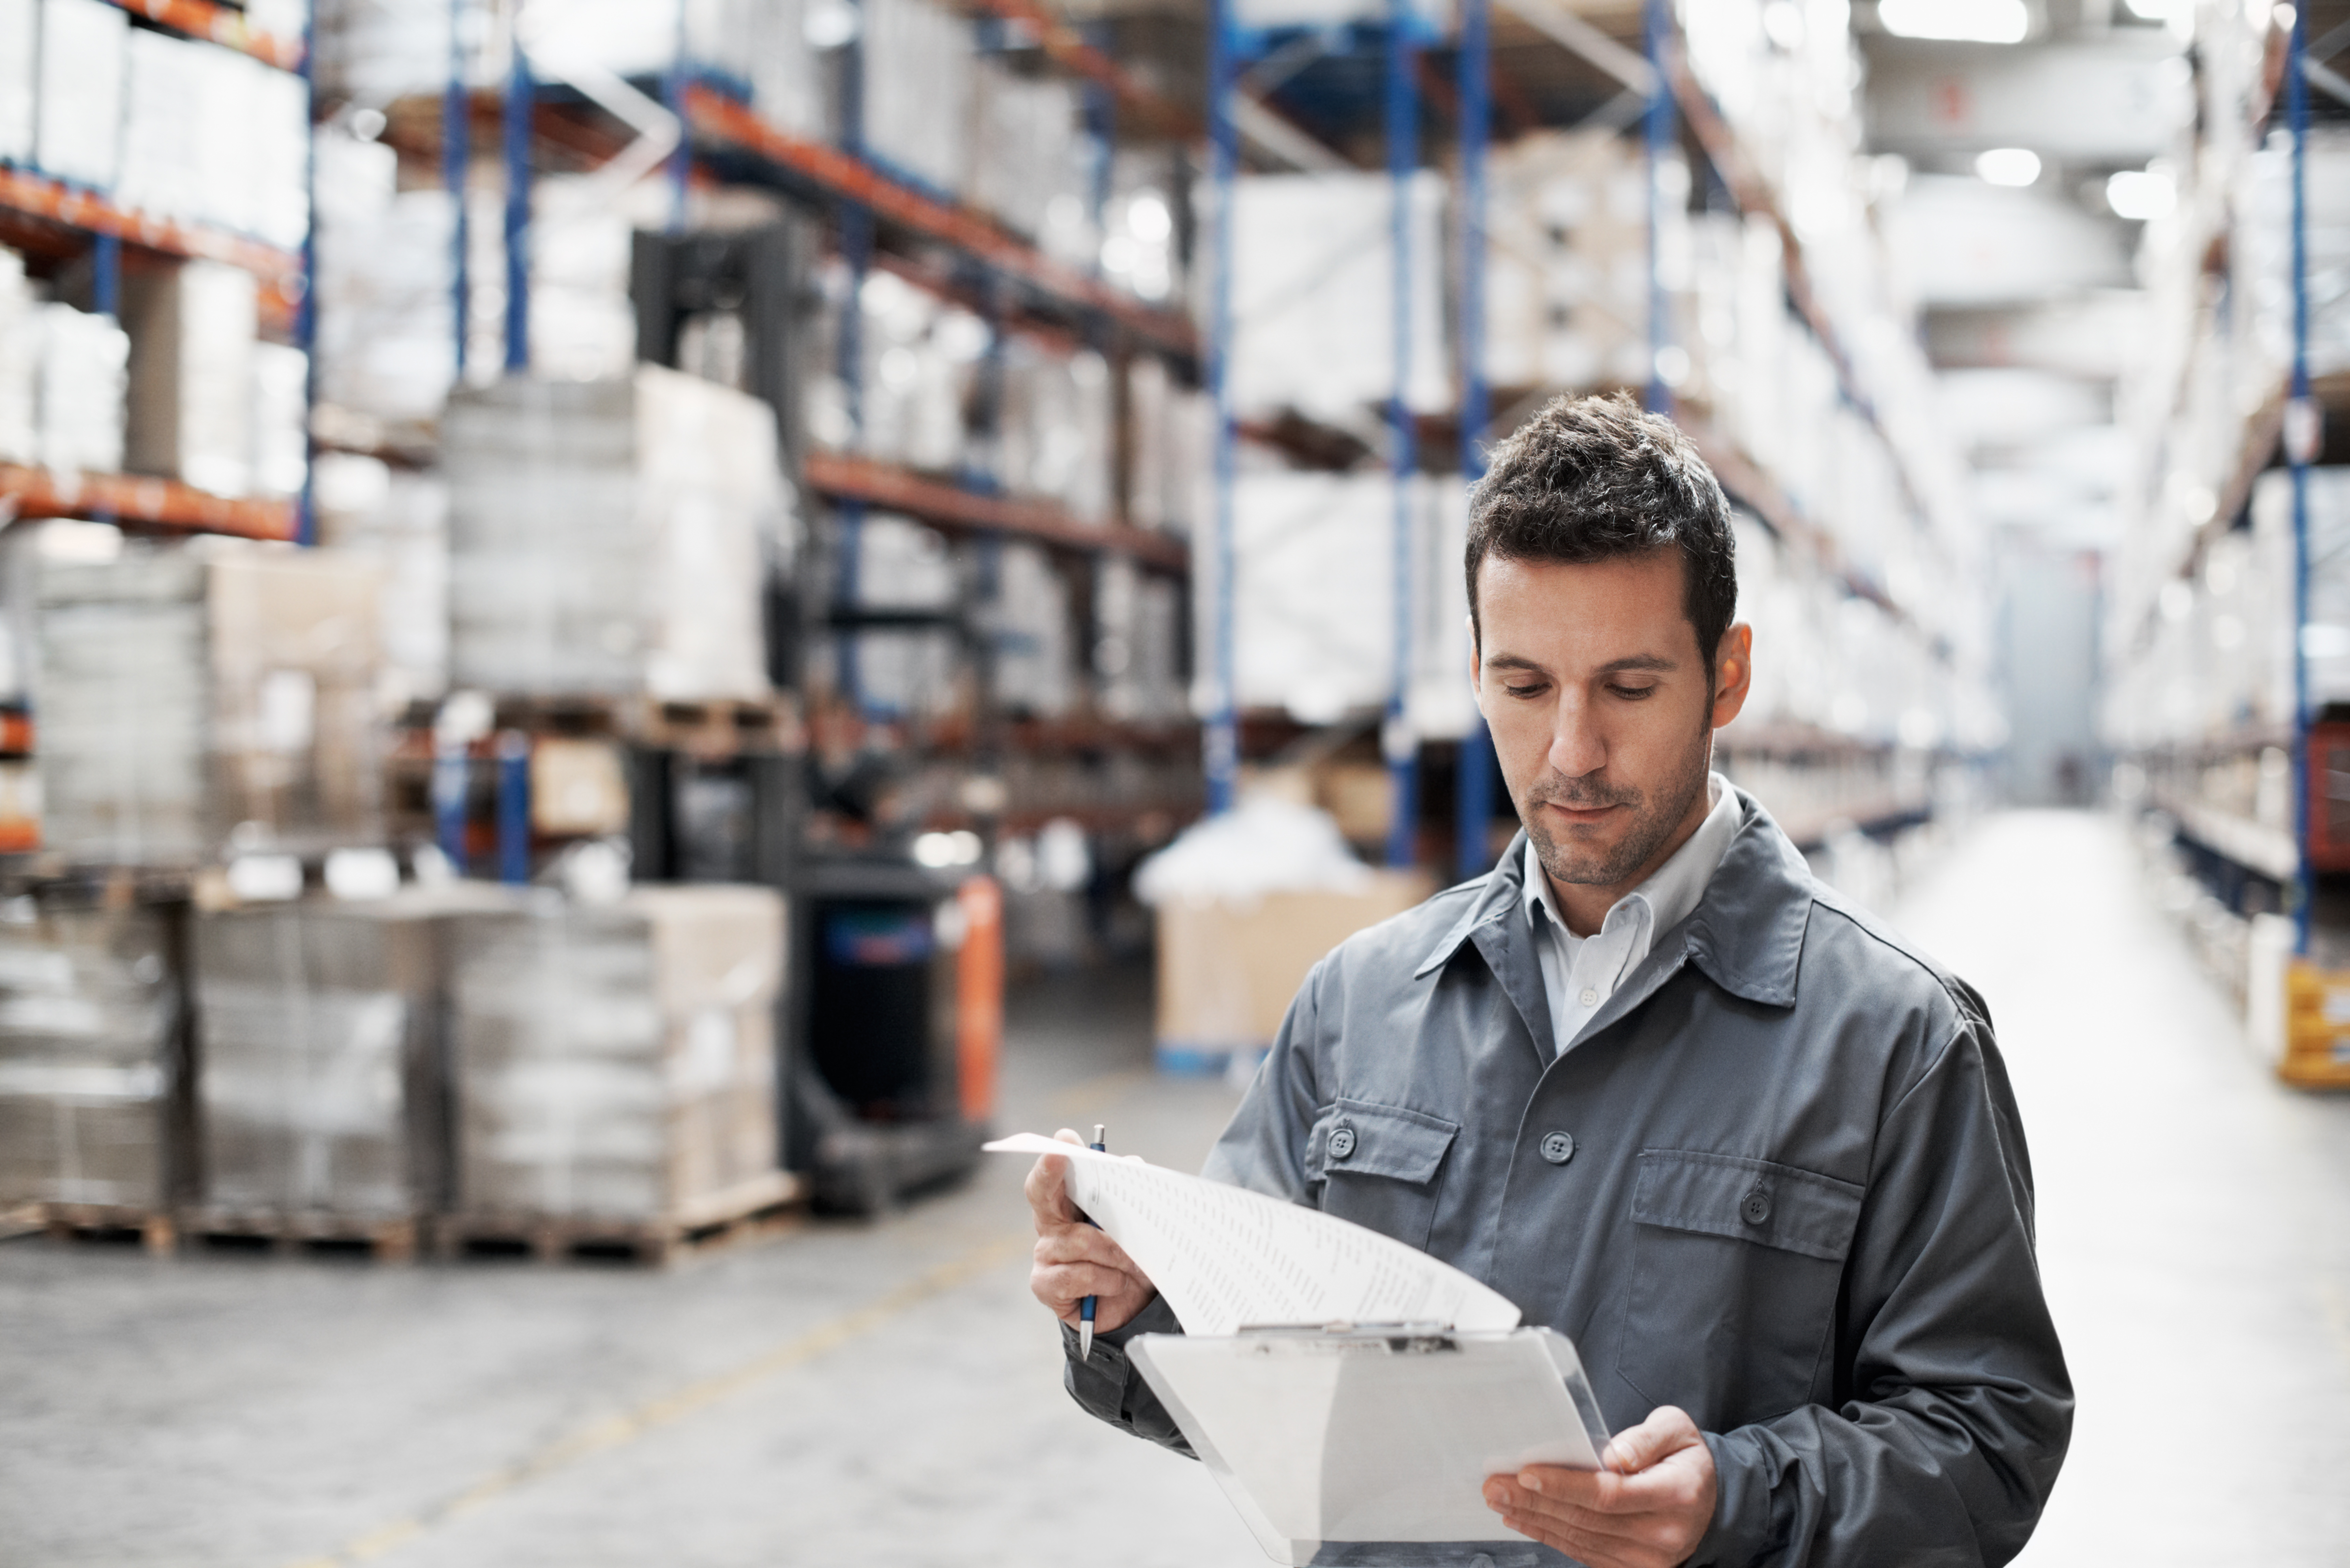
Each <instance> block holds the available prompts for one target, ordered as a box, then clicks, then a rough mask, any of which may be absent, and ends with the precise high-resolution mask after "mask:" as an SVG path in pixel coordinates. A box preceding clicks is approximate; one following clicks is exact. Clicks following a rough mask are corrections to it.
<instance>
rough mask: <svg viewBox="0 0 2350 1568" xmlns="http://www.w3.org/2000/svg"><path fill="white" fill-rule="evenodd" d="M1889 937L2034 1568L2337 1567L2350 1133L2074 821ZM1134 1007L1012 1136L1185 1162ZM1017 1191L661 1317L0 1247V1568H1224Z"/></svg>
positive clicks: (1034, 1098)
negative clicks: (2034, 1494)
mask: <svg viewBox="0 0 2350 1568" xmlns="http://www.w3.org/2000/svg"><path fill="white" fill-rule="evenodd" d="M1898 919H1899V921H1900V923H1901V924H1902V925H1903V926H1904V928H1905V929H1908V930H1909V931H1910V932H1911V934H1913V935H1914V936H1915V937H1916V938H1917V939H1918V940H1919V941H1920V942H1921V943H1922V944H1923V945H1924V946H1925V947H1926V948H1927V949H1928V950H1929V951H1932V952H1933V953H1935V954H1936V955H1937V956H1938V957H1939V958H1941V959H1943V960H1944V961H1947V962H1949V963H1950V964H1951V965H1952V966H1954V967H1955V968H1956V969H1957V970H1958V971H1960V972H1961V973H1962V974H1964V975H1965V976H1967V978H1969V979H1970V980H1971V981H1974V982H1975V983H1976V984H1977V985H1978V986H1979V987H1980V988H1981V990H1982V991H1983V992H1984V993H1985V994H1986V996H1987V997H1988V998H1989V1000H1990V1002H1991V1008H1992V1011H1993V1015H1994V1017H1995V1018H1996V1019H1997V1020H1998V1021H1999V1023H2000V1026H2001V1030H2002V1040H2003V1041H2004V1043H2005V1045H2006V1048H2007V1052H2008V1055H2009V1059H2010V1063H2011V1065H2012V1069H2013V1073H2014V1076H2015V1080H2016V1084H2017V1088H2018V1093H2019V1095H2020V1096H2021V1097H2022V1103H2023V1107H2024V1112H2025V1116H2026V1118H2027V1125H2028V1127H2029V1129H2030V1132H2031V1136H2032V1140H2033V1158H2034V1161H2035V1165H2036V1167H2037V1170H2038V1175H2039V1182H2040V1192H2041V1240H2042V1255H2043V1265H2044V1267H2045V1269H2046V1272H2047V1275H2048V1280H2049V1285H2050V1290H2051V1294H2052V1298H2053V1300H2054V1304H2055V1308H2056V1310H2057V1312H2058V1314H2059V1315H2060V1323H2061V1325H2062V1327H2063V1328H2064V1333H2065V1338H2066V1343H2067V1345H2068V1348H2069V1349H2070V1352H2071V1354H2072V1356H2073V1361H2074V1373H2075V1376H2076V1380H2077V1382H2078V1385H2079V1388H2080V1391H2081V1395H2082V1401H2083V1404H2082V1412H2081V1417H2080V1424H2079V1429H2078V1434H2077V1437H2076V1440H2075V1444H2074V1453H2073V1459H2072V1461H2071V1463H2070V1464H2069V1465H2068V1467H2067V1469H2066V1472H2065V1476H2064V1480H2063V1482H2062V1483H2061V1484H2060V1486H2059V1488H2058V1490H2057V1494H2056V1500H2055V1502H2054V1506H2053V1507H2052V1510H2051V1511H2050V1514H2049V1517H2048V1520H2047V1523H2046V1526H2045V1528H2044V1529H2043V1532H2042V1535H2041V1538H2040V1539H2039V1541H2038V1542H2035V1544H2034V1545H2033V1549H2032V1550H2031V1552H2030V1553H2029V1554H2028V1557H2027V1559H2026V1561H2027V1563H2030V1564H2033V1565H2034V1568H2052V1565H2056V1564H2065V1565H2074V1564H2078V1565H2084V1568H2088V1565H2095V1564H2104V1563H2120V1562H2126V1563H2132V1564H2134V1565H2140V1568H2143V1565H2149V1564H2151V1565H2160V1564H2168V1563H2178V1564H2182V1565H2183V1564H2187V1563H2197V1564H2204V1563H2215V1562H2259V1563H2262V1564H2264V1565H2271V1568H2293V1565H2297V1564H2310V1565H2315V1564H2320V1563H2339V1562H2340V1561H2341V1545H2340V1543H2341V1542H2344V1541H2345V1540H2350V1494H2345V1491H2344V1490H2343V1489H2342V1487H2341V1486H2340V1485H2339V1478H2340V1476H2341V1475H2342V1474H2344V1473H2345V1470H2350V1416H2345V1411H2350V1233H2345V1228H2344V1227H2343V1226H2342V1225H2341V1224H2340V1223H2339V1222H2338V1219H2336V1218H2334V1217H2335V1216H2338V1215H2339V1214H2340V1213H2341V1212H2342V1210H2343V1206H2344V1203H2345V1199H2350V1136H2346V1135H2350V1101H2345V1100H2334V1101H2320V1100H2311V1099H2307V1098H2303V1097H2301V1096H2294V1095H2292V1094H2289V1093H2287V1092H2285V1091H2283V1090H2281V1089H2279V1088H2277V1087H2275V1086H2274V1085H2272V1083H2271V1082H2270V1080H2269V1079H2268V1077H2267V1076H2266V1075H2265V1072H2264V1070H2263V1069H2262V1066H2261V1064H2258V1063H2257V1062H2255V1061H2253V1060H2252V1059H2251V1057H2250V1055H2249V1054H2247V1052H2246V1051H2245V1049H2244V1048H2243V1046H2242V1045H2241V1042H2240V1038H2239V1035H2238V1033H2237V1030H2236V1026H2235V1023H2234V1020H2233V1015H2232V1009H2231V1008H2230V1006H2228V1005H2227V1004H2226V1003H2225V1002H2223V1000H2222V999H2221V998H2220V995H2219V994H2218V993H2217V992H2216V991H2215V990H2214V988H2212V987H2211V986H2210V984H2209V983H2208V982H2207V981H2205V980H2204V978H2203V977H2202V975H2201V974H2200V972H2199V971H2197V970H2196V969H2195V968H2194V967H2193V965H2192V963H2191V961H2190V960H2189V957H2188V955H2187V953H2186V951H2185V949H2184V947H2183V946H2182V944H2181V943H2180V942H2179V941H2178V940H2177V938H2176V937H2175V936H2174V934H2173V933H2172V932H2171V931H2170V929H2168V928H2167V927H2166V926H2165V925H2164V924H2163V922H2162V921H2161V919H2159V918H2158V916H2157V915H2156V914H2155V913H2154V912H2153V911H2152V909H2150V907H2149V905H2148V903H2147V898H2146V897H2145V894H2144V892H2143V889H2142V888H2141V887H2140V886H2139V883H2138V879H2137V872H2136V867H2135V864H2134V862H2133V860H2132V859H2131V857H2130V853H2129V850H2128V846H2127V845H2126V842H2125V840H2124V838H2123V836H2122V833H2121V831H2120V829H2119V828H2117V827H2116V826H2114V825H2112V824H2111V823H2109V822H2108V821H2106V819H2104V818H2101V817H2092V816H2085V815H2063V814H2022V815H2009V816H2003V817H1997V818H1993V819H1991V821H1989V822H1988V823H1986V824H1984V825H1983V826H1981V827H1980V828H1979V829H1977V830H1976V831H1975V832H1974V833H1973V834H1972V835H1971V836H1969V837H1968V838H1967V839H1965V840H1963V841H1962V842H1961V844H1960V846H1959V847H1958V849H1957V850H1956V851H1955V852H1954V853H1952V854H1951V855H1950V856H1949V857H1946V858H1945V859H1944V860H1943V861H1941V862H1940V863H1939V866H1938V867H1936V868H1935V869H1934V870H1933V871H1932V872H1931V873H1930V874H1929V876H1927V877H1925V878H1924V880H1923V881H1922V882H1921V883H1920V884H1919V885H1918V887H1917V888H1915V889H1914V890H1913V893H1912V895H1911V896H1910V897H1909V898H1908V899H1907V900H1905V902H1904V904H1903V905H1902V907H1901V909H1900V910H1899V913H1898ZM1145 992H1146V986H1145V983H1144V981H1143V978H1142V977H1141V976H1139V975H1137V974H1133V973H1125V974H1115V975H1110V976H1106V977H1094V978H1081V979H1076V980H1071V981H1057V982H1055V983H1054V984H1053V985H1051V986H1048V987H1045V988H1043V989H1041V990H1039V991H1035V992H1030V993H1029V994H1027V995H1026V996H1024V999H1023V1001H1022V1003H1021V1006H1020V1010H1019V1013H1018V1016H1017V1017H1016V1018H1015V1021H1014V1023H1015V1027H1014V1041H1013V1049H1012V1054H1011V1058H1010V1061H1009V1063H1008V1064H1007V1073H1008V1082H1007V1085H1006V1102H1007V1103H1006V1111H1005V1120H1006V1122H1007V1124H1008V1125H1012V1126H1033V1127H1045V1128H1049V1127H1052V1126H1054V1125H1057V1124H1060V1123H1064V1122H1066V1123H1077V1122H1086V1121H1092V1120H1095V1119H1099V1120H1103V1121H1106V1122H1107V1123H1108V1124H1109V1125H1110V1128H1111V1136H1112V1139H1113V1143H1114V1144H1115V1146H1116V1147H1120V1148H1122V1149H1126V1150H1129V1151H1132V1152H1137V1153H1141V1154H1144V1155H1147V1156H1149V1158H1153V1159H1156V1160H1159V1161H1162V1162H1166V1163H1171V1164H1180V1165H1191V1164H1195V1163H1196V1162H1197V1160H1198V1159H1199V1158H1200V1157H1201V1154H1202V1152H1203V1151H1204V1150H1205V1148H1206V1147H1207V1144H1208V1142H1209V1141H1210V1139H1211V1137H1213V1135H1214V1132H1215V1130H1216V1128H1217V1127H1218V1126H1219V1125H1220V1124H1221V1122H1222V1118H1223V1117H1224V1116H1225V1115H1226V1114H1227V1113H1228V1111H1229V1108H1230V1106H1231V1105H1232V1093H1231V1091H1230V1090H1229V1089H1228V1088H1227V1087H1225V1086H1224V1085H1222V1084H1200V1083H1180V1082H1169V1081H1166V1080H1162V1079H1158V1078H1155V1077H1153V1076H1152V1075H1150V1073H1149V1066H1148V1063H1149V1042H1148V1011H1147V995H1146V994H1145ZM1021 1174H1022V1172H1021V1168H1020V1163H1019V1162H1016V1161H1010V1160H1006V1161H1002V1162H998V1163H994V1164H992V1165H991V1166H989V1167H988V1168H985V1169H983V1171H982V1173H981V1175H980V1178H979V1179H977V1180H976V1181H974V1182H973V1183H972V1184H971V1185H970V1186H969V1187H967V1188H965V1189H962V1190H960V1191H957V1192H954V1193H951V1194H949V1195H947V1196H945V1197H943V1198H941V1199H936V1200H933V1201H931V1202H928V1203H925V1204H923V1205H921V1206H920V1207H918V1208H916V1209H914V1210H911V1211H910V1212H908V1213H906V1214H903V1215H900V1216H899V1217H896V1218H894V1219H892V1220H889V1221H886V1222H884V1223H881V1224H879V1225H875V1226H871V1227H858V1226H834V1225H811V1226H809V1227H807V1228H806V1229H805V1230H803V1231H800V1232H798V1233H797V1234H795V1235H794V1236H792V1237H790V1238H788V1239H786V1240H785V1241H781V1242H779V1243H777V1244H775V1245H771V1246H766V1247H761V1248H756V1249H752V1250H746V1251H737V1252H734V1253H733V1254H730V1255H723V1256H720V1257H717V1258H713V1259H710V1260H707V1261H705V1262H698V1263H693V1264H689V1265H687V1266H686V1267H684V1268H681V1269H680V1270H678V1271H675V1272H671V1273H669V1274H666V1275H654V1274H644V1273H637V1272H625V1271H617V1270H615V1271H603V1270H595V1269H567V1270H555V1271H546V1270H539V1269H536V1268H531V1267H527V1266H520V1265H515V1266H505V1265H490V1266H479V1267H465V1268H460V1269H418V1270H398V1269H394V1270H378V1269H372V1268H368V1267H364V1266H356V1267H346V1266H338V1265H334V1264H322V1263H317V1262H265V1261H255V1260H245V1259H238V1258H213V1259H203V1260H190V1261H181V1262H150V1261H148V1260H146V1259H144V1258H141V1257H139V1256H136V1255H134V1254H130V1253H125V1252H119V1251H111V1250H107V1249H88V1248H82V1249H60V1248H56V1247H52V1246H49V1245H47V1244H42V1243H30V1242H19V1243H15V1244H11V1245H8V1246H5V1247H0V1324H5V1331H4V1332H0V1387H5V1388H6V1389H7V1390H8V1393H7V1396H6V1397H5V1399H0V1452H5V1453H6V1454H7V1455H8V1456H9V1460H8V1462H7V1463H6V1464H5V1465H0V1562H5V1563H8V1564H10V1565H11V1568H14V1565H15V1564H17V1563H25V1564H28V1565H38V1568H84V1565H95V1564H101V1563H102V1564H107V1565H108V1568H130V1565H135V1564H150V1563H152V1564H159V1565H160V1564H166V1563H168V1564H172V1565H173V1568H213V1565H215V1564H217V1565H221V1568H230V1565H234V1568H292V1565H294V1564H296V1563H309V1564H323V1563H359V1562H362V1561H365V1562H369V1563H383V1564H388V1565H391V1568H403V1565H409V1564H416V1565H421V1564H432V1565H433V1568H489V1565H491V1564H497V1565H500V1568H515V1565H519V1564H529V1563H565V1564H567V1565H576V1568H604V1565H612V1568H619V1565H623V1564H626V1565H629V1568H636V1565H644V1564H654V1563H659V1564H662V1565H664V1568H667V1565H676V1568H735V1565H745V1568H747V1565H750V1564H754V1563H755V1564H762V1565H767V1564H800V1563H809V1564H814V1563H841V1562H857V1563H878V1564H901V1563H902V1564H908V1565H913V1564H924V1565H930V1564H951V1565H965V1564H967V1565H972V1568H980V1565H991V1568H992V1565H998V1564H1001V1565H1005V1568H1010V1565H1014V1564H1018V1565H1021V1568H1027V1565H1030V1564H1046V1563H1093V1562H1104V1561H1115V1562H1117V1563H1119V1564H1121V1568H1159V1565H1165V1568H1177V1565H1182V1568H1243V1565H1249V1564H1254V1563H1259V1562H1261V1561H1262V1559H1261V1557H1260V1556H1259V1555H1258V1553H1257V1552H1256V1549H1255V1547H1254V1545H1253V1542H1251V1541H1250V1540H1249V1539H1248V1537H1247V1536H1246V1534H1245V1533H1244V1532H1243V1530H1242V1529H1241V1527H1240V1525H1239V1524H1238V1523H1237V1521H1235V1520H1234V1519H1233V1518H1232V1515H1231V1513H1230V1512H1229V1511H1228V1510H1227V1509H1226V1508H1225V1506H1224V1504H1223V1501H1222V1499H1221V1497H1219V1496H1218V1495H1217V1493H1216V1491H1215V1489H1214V1487H1213V1485H1212V1484H1211V1482H1210V1480H1208V1478H1207V1477H1206V1476H1205V1474H1204V1473H1203V1472H1201V1470H1200V1469H1199V1468H1198V1467H1197V1466H1195V1465H1192V1464H1191V1463H1189V1462H1187V1461H1184V1460H1180V1459H1175V1458H1174V1457H1172V1456H1170V1455H1167V1454H1164V1453H1161V1452H1159V1450H1157V1449H1150V1448H1149V1447H1147V1446H1145V1445H1142V1444H1139V1443H1136V1442H1133V1441H1131V1440H1128V1439H1127V1438H1122V1437H1120V1436H1118V1434H1115V1433H1113V1432H1110V1431H1109V1430H1107V1428H1101V1427H1098V1426H1097V1425H1096V1424H1095V1423H1093V1422H1091V1421H1089V1420H1087V1419H1086V1418H1085V1417H1082V1416H1080V1415H1079V1414H1078V1413H1077V1412H1076V1410H1075V1409H1074V1407H1070V1406H1069V1405H1068V1404H1067V1402H1066V1398H1065V1397H1064V1396H1063V1395H1062V1394H1061V1392H1060V1389H1059V1387H1058V1383H1057V1378H1056V1374H1055V1360H1056V1356H1057V1351H1056V1348H1055V1341H1054V1337H1053V1335H1052V1334H1051V1333H1050V1331H1049V1329H1048V1328H1047V1327H1046V1326H1045V1324H1043V1323H1042V1322H1041V1321H1040V1318H1039V1314H1037V1313H1036V1311H1035V1308H1034V1307H1033V1306H1032V1305H1031V1304H1030V1303H1029V1301H1028V1298H1027V1295H1026V1291H1025V1286H1024V1272H1025V1262H1024V1250H1025V1245H1026V1241H1025V1227H1024V1210H1023V1209H1022V1207H1021V1205H1020V1201H1019V1197H1018V1186H1019V1180H1020V1176H1021Z"/></svg>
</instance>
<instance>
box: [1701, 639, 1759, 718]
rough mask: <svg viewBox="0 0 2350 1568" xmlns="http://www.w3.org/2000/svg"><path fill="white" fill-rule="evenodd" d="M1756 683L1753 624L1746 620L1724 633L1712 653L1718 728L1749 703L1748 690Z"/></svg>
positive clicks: (1712, 714) (1713, 715)
mask: <svg viewBox="0 0 2350 1568" xmlns="http://www.w3.org/2000/svg"><path fill="white" fill-rule="evenodd" d="M1753 686H1754V628H1752V627H1751V626H1749V625H1747V624H1746V623H1745V622H1744V621H1740V622H1739V623H1738V624H1737V625H1736V626H1733V627H1731V628H1730V629H1729V630H1727V631H1725V632H1723V633H1722V634H1721V647H1719V648H1717V649H1714V654H1713V712H1712V713H1711V716H1710V722H1711V724H1712V727H1713V728H1715V729H1717V730H1719V729H1721V727H1722V726H1723V725H1724V724H1727V723H1729V722H1731V720H1732V719H1735V718H1737V717H1738V714H1739V711H1740V710H1741V709H1742V708H1744V707H1745V706H1746V694H1747V692H1749V691H1752V689H1753Z"/></svg>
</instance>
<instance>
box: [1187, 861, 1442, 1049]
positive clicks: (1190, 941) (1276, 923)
mask: <svg viewBox="0 0 2350 1568" xmlns="http://www.w3.org/2000/svg"><path fill="white" fill-rule="evenodd" d="M1434 891H1435V883H1434V880H1433V878H1431V877H1430V876H1429V875H1428V874H1427V873H1426V872H1423V871H1378V872H1374V873H1373V874H1372V880H1371V884H1370V886H1369V887H1367V888H1365V889H1363V890H1362V891H1360V892H1356V893H1341V892H1295V893H1274V894H1271V895H1269V896H1267V897H1266V898H1263V899H1260V900H1258V901H1257V902H1255V903H1253V904H1246V905H1243V904H1226V903H1203V902H1191V901H1186V900H1175V901H1172V902H1170V903H1166V904H1162V905H1160V906H1159V910H1158V916H1159V1017H1158V1038H1159V1045H1158V1054H1159V1065H1160V1066H1162V1067H1164V1068H1166V1069H1168V1070H1170V1071H1172V1072H1221V1071H1222V1070H1223V1068H1224V1067H1225V1065H1226V1064H1229V1063H1230V1061H1231V1060H1232V1056H1233V1055H1234V1054H1235V1053H1253V1052H1257V1051H1262V1050H1263V1049H1264V1048H1265V1047H1267V1046H1269V1045H1271V1044H1273V1037H1274V1035H1275V1034H1277V1033H1280V1031H1281V1021H1282V1019H1283V1017H1284V1015H1285V1014H1286V1013H1287V1012H1288V1011H1289V1004H1290V1002H1292V1001H1293V1000H1294V999H1295V997H1296V995H1297V988H1298V987H1299V986H1301V985H1303V984H1304V983H1305V976H1306V974H1307V973H1308V971H1311V970H1312V969H1313V968H1314V966H1315V964H1317V963H1319V962H1320V961H1322V959H1323V958H1324V956H1325V955H1326V954H1327V953H1328V952H1329V951H1330V950H1331V949H1333V948H1335V947H1336V946H1337V945H1338V944H1339V943H1340V942H1342V941H1345V940H1347V938H1348V937H1351V936H1353V935H1354V934H1355V933H1356V932H1357V931H1359V930H1363V929H1367V928H1368V927H1371V926H1375V925H1377V924H1378V922H1379V921H1381V920H1384V919H1388V917H1389V916H1391V915H1399V914H1401V913H1402V912H1403V911H1404V910H1406V909H1410V908H1411V907H1412V906H1413V905H1415V904H1418V903H1419V902H1420V901H1421V900H1422V899H1424V898H1427V897H1428V896H1429V895H1430V893H1432V892H1434Z"/></svg>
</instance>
